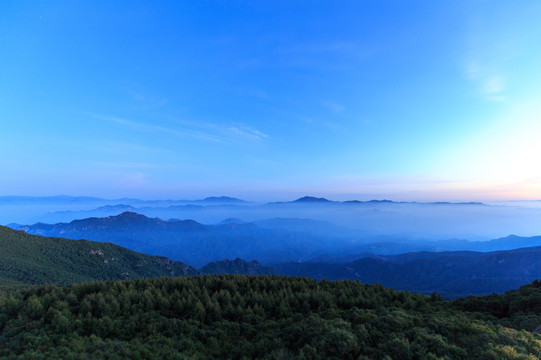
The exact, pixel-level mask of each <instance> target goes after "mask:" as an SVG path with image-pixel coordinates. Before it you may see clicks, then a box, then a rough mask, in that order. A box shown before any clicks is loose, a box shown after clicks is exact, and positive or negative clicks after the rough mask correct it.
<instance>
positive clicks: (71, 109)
mask: <svg viewBox="0 0 541 360" xmlns="http://www.w3.org/2000/svg"><path fill="white" fill-rule="evenodd" d="M540 13H541V4H540V3H539V2H537V1H523V2H521V3H520V4H518V3H510V2H506V1H503V0H502V1H493V2H490V3H488V2H475V3H472V2H471V1H457V2H449V3H441V2H434V3H418V2H413V1H406V2H403V1H400V2H399V1H386V2H373V3H371V2H358V1H344V2H340V3H336V2H320V3H317V4H314V3H312V2H295V3H288V2H275V1H269V2H266V1H261V2H253V3H248V4H242V3H231V2H229V1H198V2H193V3H191V2H160V3H158V4H154V3H147V4H144V3H143V4H121V3H111V2H106V1H103V2H90V1H81V2H77V3H71V4H67V3H65V2H54V1H52V2H47V3H39V4H38V3H21V2H15V1H13V2H3V3H2V5H0V52H1V53H2V56H1V57H0V69H2V71H1V74H0V78H1V81H0V129H1V131H0V160H1V165H2V171H1V172H0V189H1V190H0V191H1V193H0V195H33V196H34V195H38V196H39V195H42V196H46V195H56V194H69V195H75V196H77V195H87V196H97V197H103V198H122V197H131V198H142V199H156V198H162V199H196V198H203V197H207V196H219V195H226V196H233V197H238V198H243V199H247V200H254V201H272V200H292V199H295V198H298V197H301V196H304V195H312V196H320V197H327V198H330V199H334V200H348V199H358V200H370V199H392V200H396V201H498V200H528V199H531V200H534V199H541V166H539V165H540V164H541V141H539V140H538V138H539V136H540V135H541V83H540V82H539V81H538V79H539V75H540V74H541V48H540V47H539V44H540V43H541V27H539V26H538V18H539V16H538V14H540Z"/></svg>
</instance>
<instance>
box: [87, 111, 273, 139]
mask: <svg viewBox="0 0 541 360" xmlns="http://www.w3.org/2000/svg"><path fill="white" fill-rule="evenodd" d="M93 116H94V117H96V118H99V119H102V120H106V121H109V122H113V123H116V124H119V125H122V126H125V127H128V128H131V129H134V130H138V131H143V132H155V133H156V132H157V133H163V134H167V135H172V136H183V137H184V136H188V137H192V138H196V139H199V140H205V141H212V142H219V143H230V142H231V141H239V140H241V141H242V140H244V141H245V140H249V141H252V142H253V141H261V140H263V139H265V138H268V135H267V134H265V133H263V132H261V131H259V130H257V129H254V128H251V127H248V126H244V125H236V126H223V125H217V124H211V123H206V122H191V121H181V120H175V123H176V126H175V127H165V126H161V125H154V124H148V123H143V122H136V121H132V120H126V119H123V118H119V117H114V116H103V115H96V114H94V115H93ZM179 125H180V126H179Z"/></svg>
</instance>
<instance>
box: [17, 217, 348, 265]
mask: <svg viewBox="0 0 541 360" xmlns="http://www.w3.org/2000/svg"><path fill="white" fill-rule="evenodd" d="M18 229H19V230H24V231H26V232H28V233H31V234H37V235H44V236H59V237H64V238H75V239H81V238H84V239H89V240H95V241H107V242H112V243H115V244H118V245H121V246H125V247H128V248H130V249H133V250H136V251H141V252H145V253H148V254H155V255H163V256H168V257H170V258H172V259H175V260H181V261H184V262H186V263H189V264H192V265H195V266H203V265H205V264H206V263H208V262H210V261H217V260H221V259H225V258H237V257H241V258H252V259H257V260H258V261H261V262H265V263H269V262H277V261H284V260H288V261H296V260H303V259H304V260H306V259H309V258H312V257H314V256H317V255H318V254H322V253H327V252H329V250H330V249H331V248H335V247H337V246H339V244H338V242H339V241H338V240H336V239H327V238H322V237H317V236H314V235H311V234H306V233H300V232H291V231H286V230H280V229H263V228H261V227H258V226H257V225H255V224H251V223H224V224H219V225H203V224H200V223H198V222H196V221H193V220H175V219H172V220H169V221H164V220H162V219H159V218H148V217H146V216H144V215H140V214H136V213H133V212H125V213H122V214H120V215H117V216H109V217H104V218H88V219H83V220H74V221H72V222H70V223H57V224H43V223H37V224H34V225H27V226H21V227H18Z"/></svg>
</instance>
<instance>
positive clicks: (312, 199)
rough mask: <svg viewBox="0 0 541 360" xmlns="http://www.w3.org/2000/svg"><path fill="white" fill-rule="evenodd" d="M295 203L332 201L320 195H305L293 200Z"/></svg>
mask: <svg viewBox="0 0 541 360" xmlns="http://www.w3.org/2000/svg"><path fill="white" fill-rule="evenodd" d="M293 202H294V203H315V202H318V203H328V202H332V201H330V200H328V199H325V198H318V197H314V196H304V197H301V198H298V199H297V200H295V201H293Z"/></svg>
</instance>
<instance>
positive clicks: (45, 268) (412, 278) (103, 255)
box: [0, 213, 541, 298]
mask: <svg viewBox="0 0 541 360" xmlns="http://www.w3.org/2000/svg"><path fill="white" fill-rule="evenodd" d="M134 219H135V220H136V221H137V222H138V223H139V226H134V223H133V221H134ZM87 220H88V221H84V222H78V223H75V224H72V226H74V228H73V229H70V228H69V227H65V226H60V225H58V224H57V225H48V226H45V225H44V224H41V225H40V226H41V228H42V229H43V228H45V229H47V228H54V229H55V231H66V232H65V233H64V235H66V234H68V233H70V231H75V230H78V231H83V230H84V231H87V234H90V233H92V231H94V232H95V233H96V234H101V232H100V231H106V232H108V233H111V234H113V233H115V232H114V231H113V230H112V229H116V231H117V234H126V233H128V232H129V233H135V232H143V233H145V232H152V231H156V229H157V228H159V227H162V228H165V229H167V228H168V227H169V226H171V227H172V228H173V229H176V230H178V229H183V230H184V231H186V232H190V231H195V232H196V233H199V232H201V231H202V232H203V233H204V232H205V231H206V230H204V229H205V226H204V225H201V224H198V223H196V222H194V221H174V220H172V221H167V222H165V221H163V220H160V219H149V218H146V217H144V216H142V215H137V214H133V213H128V214H124V215H123V216H119V217H110V218H103V219H87ZM64 225H65V224H64ZM81 225H84V226H81ZM111 225H114V226H111ZM246 225H247V226H251V227H253V226H255V225H253V224H246ZM228 226H229V225H228ZM230 226H233V229H234V228H235V227H234V226H238V224H232V225H230ZM201 228H202V229H203V230H202V229H201ZM226 229H230V228H229V227H227V228H226ZM44 231H45V230H44ZM160 234H161V235H163V234H164V233H163V232H162V233H159V234H157V237H156V239H159V236H160ZM201 239H206V243H205V244H206V245H205V246H211V244H212V241H211V237H206V238H205V237H201ZM522 240H524V242H525V243H527V242H535V241H539V240H540V239H539V238H535V239H522ZM192 241H194V242H195V243H196V244H197V240H196V239H195V238H194V237H192ZM500 242H502V240H500V239H498V240H495V243H496V244H497V243H500ZM215 247H221V248H222V249H223V248H225V245H224V244H221V245H220V244H215ZM0 248H1V249H2V252H0V274H1V275H0V282H1V283H2V284H3V285H8V284H17V283H25V284H37V283H43V282H53V283H59V284H68V283H71V282H81V281H90V280H105V279H123V278H140V277H154V276H177V275H200V274H222V273H230V274H251V275H268V274H282V275H288V276H303V277H310V278H315V279H319V280H322V279H328V280H343V279H351V280H359V281H361V282H363V283H379V284H382V285H384V286H387V287H393V288H395V289H407V290H409V291H412V292H421V293H431V292H433V291H436V292H439V293H441V294H442V295H444V296H445V297H448V298H454V297H458V296H464V295H470V294H489V293H492V292H503V291H506V290H509V289H513V288H517V287H519V286H521V285H524V284H527V283H529V282H531V281H533V280H535V279H538V278H541V246H537V247H528V248H520V249H514V250H505V251H493V252H474V251H447V252H414V253H404V254H399V255H387V256H385V255H376V254H367V253H365V254H358V255H357V256H359V258H356V259H354V260H351V258H354V257H355V255H349V259H348V257H347V256H346V257H342V258H334V257H327V258H326V259H324V258H325V257H319V258H316V259H314V260H312V261H282V262H278V263H274V264H273V265H272V266H264V265H261V263H259V262H258V261H257V260H252V261H250V262H247V261H244V260H242V259H241V258H235V260H224V259H228V258H229V259H231V258H233V257H227V256H224V257H222V258H221V259H220V260H218V261H213V262H210V263H205V264H203V265H201V266H200V267H201V269H200V270H196V269H195V268H193V267H191V266H189V265H186V264H185V263H183V262H178V261H172V260H169V259H168V258H165V257H159V256H150V255H145V254H141V253H137V252H134V251H131V250H128V249H126V248H123V247H120V246H117V245H114V244H111V243H104V242H94V241H87V240H79V241H76V240H70V239H64V238H56V237H43V236H35V235H30V234H27V233H25V232H23V231H15V230H12V229H9V228H6V227H0ZM194 248H195V245H194V244H192V245H191V246H188V245H186V246H179V247H178V248H176V249H175V251H176V252H177V253H180V252H184V254H185V257H189V255H188V254H189V253H190V251H193V250H192V249H194ZM171 252H174V251H171ZM252 259H253V258H252ZM317 259H319V261H318V260H317ZM336 259H338V261H337V260H336Z"/></svg>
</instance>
